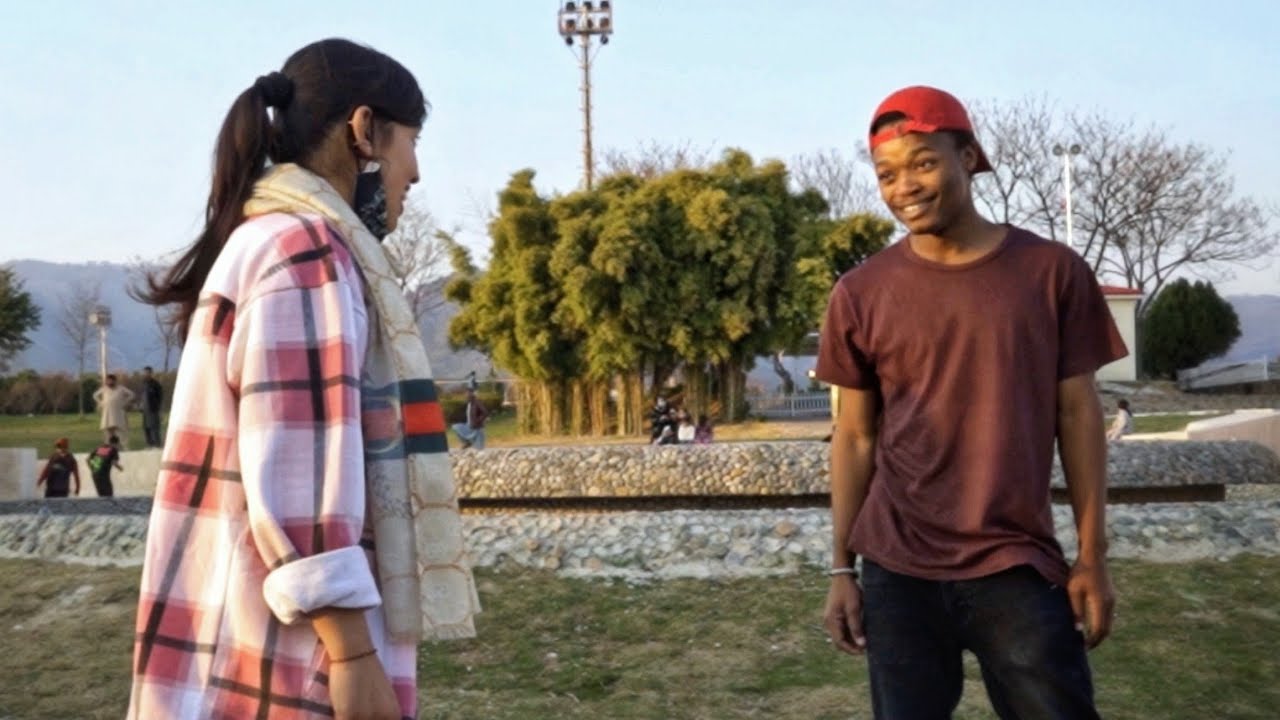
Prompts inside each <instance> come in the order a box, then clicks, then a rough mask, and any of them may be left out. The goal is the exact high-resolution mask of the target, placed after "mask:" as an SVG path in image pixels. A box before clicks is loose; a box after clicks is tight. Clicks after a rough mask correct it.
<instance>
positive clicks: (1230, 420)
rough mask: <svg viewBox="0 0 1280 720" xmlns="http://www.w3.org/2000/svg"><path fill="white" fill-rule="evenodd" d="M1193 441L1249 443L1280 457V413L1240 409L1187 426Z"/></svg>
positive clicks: (1188, 434) (1188, 433)
mask: <svg viewBox="0 0 1280 720" xmlns="http://www.w3.org/2000/svg"><path fill="white" fill-rule="evenodd" d="M1187 437H1188V438H1189V439H1191V440H1247V441H1249V442H1255V443H1258V444H1259V445H1263V446H1265V447H1267V448H1270V450H1271V452H1273V453H1276V454H1277V455H1280V410H1237V411H1235V412H1233V413H1231V414H1230V415H1225V416H1223V417H1217V418H1210V419H1207V420H1197V421H1195V422H1193V423H1191V424H1189V425H1187Z"/></svg>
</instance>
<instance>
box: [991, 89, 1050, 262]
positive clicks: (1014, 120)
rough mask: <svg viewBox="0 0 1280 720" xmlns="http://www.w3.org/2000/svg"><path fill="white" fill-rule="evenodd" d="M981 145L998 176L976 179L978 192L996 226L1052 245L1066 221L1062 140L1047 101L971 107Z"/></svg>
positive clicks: (992, 174)
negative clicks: (1057, 149)
mask: <svg viewBox="0 0 1280 720" xmlns="http://www.w3.org/2000/svg"><path fill="white" fill-rule="evenodd" d="M970 108H971V111H972V114H973V115H974V117H975V124H976V126H977V131H978V137H979V141H980V142H981V144H982V150H983V152H985V153H986V155H987V159H988V160H990V161H991V165H992V166H993V167H994V172H990V173H983V174H982V175H979V176H978V177H977V178H975V183H974V192H975V194H976V195H977V197H978V201H979V202H980V203H981V204H982V205H984V206H985V207H986V209H987V212H988V213H989V214H990V216H991V218H992V219H993V220H995V221H996V222H1003V223H1011V224H1015V225H1021V226H1024V227H1028V228H1029V229H1032V230H1035V231H1036V232H1039V233H1041V234H1043V235H1045V236H1046V237H1048V238H1049V239H1051V240H1057V239H1059V238H1058V223H1059V222H1060V220H1061V219H1062V217H1063V214H1064V208H1063V204H1062V198H1063V195H1062V183H1063V179H1062V172H1061V165H1060V164H1059V163H1058V162H1056V161H1057V158H1056V157H1055V156H1054V155H1053V145H1054V144H1055V142H1058V140H1059V138H1061V137H1062V135H1063V131H1062V128H1061V123H1060V121H1059V120H1058V119H1057V118H1056V115H1055V108H1054V106H1053V105H1052V104H1051V103H1050V102H1049V100H1048V99H1047V98H1043V97H1040V98H1024V99H1023V100H1020V101H1017V102H1014V103H1008V104H999V103H994V102H976V103H972V104H971V105H970Z"/></svg>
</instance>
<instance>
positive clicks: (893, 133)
mask: <svg viewBox="0 0 1280 720" xmlns="http://www.w3.org/2000/svg"><path fill="white" fill-rule="evenodd" d="M948 129H950V128H943V127H938V126H937V125H934V124H932V123H926V122H920V121H919V120H912V119H910V118H908V119H906V120H902V121H899V122H896V123H894V124H893V125H891V126H889V127H887V128H885V129H884V130H881V131H880V132H878V133H876V134H875V135H872V136H871V138H870V139H869V142H868V148H867V149H868V150H870V151H872V152H875V149H876V148H877V147H879V146H880V145H881V144H883V143H886V142H888V141H890V140H896V139H898V138H900V137H902V136H903V135H907V134H909V133H936V132H941V131H943V130H948ZM959 132H969V133H970V135H972V131H967V130H960V131H959ZM973 146H974V147H975V148H977V150H978V164H977V165H975V166H974V168H973V172H974V173H981V172H993V171H994V170H995V168H993V167H992V166H991V161H990V160H988V159H987V153H986V151H985V150H983V149H982V143H980V142H978V138H977V137H976V136H974V138H973Z"/></svg>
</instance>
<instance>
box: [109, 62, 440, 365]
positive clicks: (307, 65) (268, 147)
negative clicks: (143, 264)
mask: <svg viewBox="0 0 1280 720" xmlns="http://www.w3.org/2000/svg"><path fill="white" fill-rule="evenodd" d="M361 105H368V106H369V107H371V108H373V110H374V111H375V112H376V113H377V114H378V115H379V116H381V117H383V118H385V119H387V120H390V121H393V122H397V123H400V124H403V125H409V126H412V127H420V126H421V125H422V122H423V121H424V120H425V119H426V115H427V103H426V99H425V98H424V97H423V95H422V90H421V89H420V88H419V87H418V81H417V80H415V79H414V77H413V75H412V74H411V73H410V72H409V71H408V70H407V69H405V67H404V66H403V65H401V64H400V63H398V62H396V61H395V60H393V59H392V58H390V57H388V56H386V55H384V54H382V53H380V52H378V51H376V50H373V49H372V48H367V47H364V46H363V45H358V44H356V43H353V42H351V41H349V40H337V39H334V40H322V41H320V42H317V43H312V44H311V45H308V46H306V47H304V48H302V49H301V50H299V51H298V52H296V53H294V54H293V55H292V56H291V57H290V58H289V59H288V60H287V61H286V62H285V64H284V69H283V70H282V71H281V72H273V73H270V74H267V75H264V76H262V77H260V78H258V79H257V81H256V82H254V84H253V85H252V86H250V87H249V89H247V90H245V91H244V92H242V93H240V96H239V97H237V98H236V99H235V102H233V103H232V104H231V110H229V111H228V112H227V117H226V119H224V120H223V121H222V129H221V130H220V131H219V132H218V140H217V143H216V147H215V149H214V154H213V182H212V185H211V187H210V190H209V200H208V203H207V205H206V206H205V225H204V229H203V230H202V231H201V232H200V235H199V236H198V237H197V238H196V241H195V243H193V244H192V246H191V247H190V248H188V249H187V251H186V252H185V253H183V255H182V256H181V257H180V258H178V260H177V262H175V263H174V264H173V266H172V267H171V268H169V270H167V271H166V272H164V273H162V275H158V276H150V277H148V278H147V279H146V281H145V285H146V287H145V288H142V289H136V288H135V289H134V291H133V292H132V294H133V295H134V296H135V297H136V298H138V299H139V300H142V301H143V302H147V303H150V304H152V305H170V304H173V305H176V306H177V307H176V308H175V311H174V312H173V314H172V315H171V319H172V321H173V322H175V323H176V324H177V325H178V328H179V331H180V332H181V334H182V337H183V338H184V340H185V338H186V334H187V330H188V326H189V324H190V321H191V315H192V313H194V312H195V309H196V304H197V302H198V301H199V296H200V290H201V289H202V288H203V287H204V282H205V279H206V278H208V276H209V271H210V270H211V269H212V268H213V264H214V262H215V261H216V260H217V259H218V255H219V254H220V253H221V252H222V248H223V246H224V245H226V242H227V238H229V237H230V236H231V233H232V232H233V231H234V230H235V229H236V227H238V226H239V225H240V223H242V222H244V204H245V202H247V201H248V200H249V196H250V195H251V194H252V193H253V185H254V183H255V182H257V180H258V179H259V178H260V177H262V173H263V172H264V171H265V169H266V165H267V161H268V160H271V161H272V162H276V163H285V162H297V163H301V164H303V165H304V166H306V165H307V164H308V161H309V160H311V159H313V155H314V154H315V153H316V152H317V150H318V149H319V148H320V146H321V144H322V143H323V141H324V139H325V137H326V136H327V135H328V133H329V130H330V128H331V127H332V126H333V125H334V124H335V123H337V122H341V121H344V120H345V119H346V118H347V116H348V115H349V114H350V113H351V112H352V111H353V110H354V109H355V108H357V107H360V106H361ZM268 108H272V109H273V113H272V114H271V115H268V113H267V110H268Z"/></svg>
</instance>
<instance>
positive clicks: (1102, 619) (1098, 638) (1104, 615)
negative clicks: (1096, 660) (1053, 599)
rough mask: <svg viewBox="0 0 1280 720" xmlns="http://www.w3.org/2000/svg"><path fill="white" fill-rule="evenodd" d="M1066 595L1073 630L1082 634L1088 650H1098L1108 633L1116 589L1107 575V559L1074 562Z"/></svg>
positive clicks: (1114, 604)
mask: <svg viewBox="0 0 1280 720" xmlns="http://www.w3.org/2000/svg"><path fill="white" fill-rule="evenodd" d="M1067 596H1068V597H1070V598H1071V611H1072V613H1073V614H1074V615H1075V617H1076V627H1077V628H1079V629H1081V630H1083V631H1084V632H1085V636H1084V637H1085V642H1086V643H1087V644H1088V646H1089V649H1090V650H1092V649H1093V648H1096V647H1098V645H1100V644H1101V643H1102V641H1103V640H1104V639H1106V637H1107V635H1110V634H1111V621H1112V618H1113V617H1114V615H1115V609H1116V590H1115V586H1113V585H1112V584H1111V574H1110V573H1109V572H1107V561H1106V560H1093V561H1086V560H1077V561H1076V564H1075V565H1074V566H1073V567H1072V568H1071V577H1070V578H1069V579H1068V580H1067Z"/></svg>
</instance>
